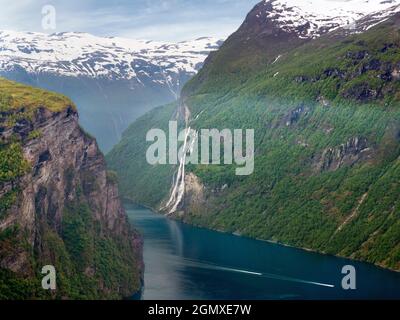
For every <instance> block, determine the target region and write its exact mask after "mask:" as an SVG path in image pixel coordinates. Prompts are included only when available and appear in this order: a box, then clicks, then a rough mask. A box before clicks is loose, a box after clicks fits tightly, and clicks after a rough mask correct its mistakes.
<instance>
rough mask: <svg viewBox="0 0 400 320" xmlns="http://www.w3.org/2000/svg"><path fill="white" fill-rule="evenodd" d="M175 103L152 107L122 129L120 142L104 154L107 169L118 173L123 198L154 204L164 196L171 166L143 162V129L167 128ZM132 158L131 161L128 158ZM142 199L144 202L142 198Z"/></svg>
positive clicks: (144, 144) (144, 151)
mask: <svg viewBox="0 0 400 320" xmlns="http://www.w3.org/2000/svg"><path fill="white" fill-rule="evenodd" d="M175 109H176V104H170V105H168V106H166V107H162V108H156V109H155V110H153V111H151V112H150V113H148V114H146V115H145V116H143V117H142V118H141V119H140V120H138V121H137V122H135V125H132V126H131V127H130V128H129V129H128V130H127V131H125V132H124V135H123V139H122V142H121V143H120V144H118V145H117V146H116V147H115V148H114V149H113V152H111V153H110V154H109V155H108V156H107V157H106V159H107V162H108V164H109V168H110V169H112V170H114V171H115V172H116V173H117V174H118V180H119V187H120V189H121V191H122V192H123V196H124V197H125V198H127V199H130V200H133V201H138V202H142V203H146V204H147V205H150V206H156V204H158V203H160V201H161V200H162V199H163V198H165V197H166V196H167V193H168V190H169V186H170V184H171V177H172V174H173V172H174V168H173V167H170V166H157V168H154V167H152V166H149V165H148V164H147V161H146V150H147V145H146V143H144V142H146V134H147V131H148V130H147V128H161V129H163V130H166V131H168V121H169V119H172V117H173V113H174V111H175ZM132 159H134V161H132ZM143 198H146V201H142V200H143Z"/></svg>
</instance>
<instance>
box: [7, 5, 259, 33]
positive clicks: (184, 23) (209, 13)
mask: <svg viewBox="0 0 400 320" xmlns="http://www.w3.org/2000/svg"><path fill="white" fill-rule="evenodd" d="M257 2H258V0H145V1H143V0H114V1H108V0H97V1H94V0H87V1H82V0H70V1H62V0H54V1H50V0H48V1H46V0H18V1H13V2H10V1H9V0H0V6H1V8H2V10H1V12H0V29H9V30H24V31H37V32H43V30H42V29H41V19H42V15H41V8H42V7H43V5H46V4H50V5H53V6H54V7H55V8H56V12H57V30H53V32H54V31H56V32H61V31H82V32H89V33H93V34H96V35H101V36H124V37H134V38H142V39H143V38H145V39H152V40H172V41H180V40H187V39H191V38H197V37H200V36H216V37H225V36H227V35H229V34H230V33H232V32H233V31H235V29H237V27H238V26H239V25H240V24H241V22H242V21H243V19H244V17H245V15H246V14H247V12H248V11H249V10H250V9H251V8H252V6H253V5H255V4H256V3H257Z"/></svg>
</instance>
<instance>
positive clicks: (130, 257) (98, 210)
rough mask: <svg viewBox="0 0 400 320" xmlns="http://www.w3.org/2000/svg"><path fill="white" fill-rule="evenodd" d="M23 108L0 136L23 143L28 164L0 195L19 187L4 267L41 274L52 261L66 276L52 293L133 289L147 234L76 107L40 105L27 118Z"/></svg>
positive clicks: (2, 248) (8, 220)
mask: <svg viewBox="0 0 400 320" xmlns="http://www.w3.org/2000/svg"><path fill="white" fill-rule="evenodd" d="M23 112H24V110H23V109H21V110H15V112H12V113H13V114H12V115H11V114H3V117H2V120H3V121H2V122H1V121H0V126H1V124H4V123H5V122H6V121H7V119H10V117H11V116H12V117H13V118H16V119H19V120H17V121H16V123H15V124H14V125H12V126H4V127H3V130H2V133H1V138H2V141H4V140H5V141H8V140H10V139H11V138H12V139H14V140H15V139H16V140H17V141H20V144H21V150H22V153H23V157H24V158H25V159H26V161H27V164H28V169H27V170H26V173H25V174H24V175H22V176H20V177H19V178H18V179H14V180H13V181H11V182H7V183H3V184H1V183H0V196H3V195H6V194H7V193H8V192H10V190H16V191H15V194H16V198H15V201H14V202H13V204H12V205H11V207H10V208H8V209H7V210H6V211H7V212H2V214H1V215H0V217H1V218H0V234H1V235H3V234H11V236H9V237H6V236H0V267H1V268H2V269H8V270H11V271H12V272H14V273H15V275H16V277H25V278H32V279H35V278H37V277H38V273H40V270H41V268H42V266H44V265H49V264H50V265H54V267H55V268H56V270H57V275H59V276H60V277H59V278H60V282H59V283H57V284H58V287H59V289H57V291H56V292H55V293H54V294H53V295H52V297H53V298H109V297H113V298H116V297H126V296H129V295H131V294H133V293H134V292H136V291H137V290H139V289H140V284H141V273H142V269H143V267H142V252H141V250H142V249H141V248H142V240H141V238H140V236H139V235H138V233H137V232H136V231H135V230H133V229H131V227H130V225H129V222H128V220H127V217H126V214H125V211H124V209H123V207H122V205H121V202H120V199H119V195H118V188H117V185H116V181H115V178H114V175H113V174H112V173H109V172H107V170H106V165H105V161H104V158H103V155H102V154H101V152H100V151H99V149H98V146H97V143H96V141H95V140H94V139H93V138H91V137H89V136H88V135H87V134H86V133H84V132H83V130H82V129H81V128H80V126H79V124H78V114H77V112H76V111H75V110H74V109H73V108H72V107H68V108H66V109H65V110H63V111H60V112H52V111H50V110H48V109H46V108H38V109H37V110H36V111H35V112H34V113H33V114H32V115H31V116H29V117H24V116H23V115H22V114H23ZM4 211H5V210H4ZM10 230H12V232H11V231H10ZM13 243H15V244H16V245H12V244H13ZM39 277H40V276H39Z"/></svg>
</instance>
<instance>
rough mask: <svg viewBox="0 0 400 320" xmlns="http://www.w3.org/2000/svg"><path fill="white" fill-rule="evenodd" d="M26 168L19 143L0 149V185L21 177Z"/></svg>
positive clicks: (26, 164)
mask: <svg viewBox="0 0 400 320" xmlns="http://www.w3.org/2000/svg"><path fill="white" fill-rule="evenodd" d="M28 168H29V165H28V162H27V161H26V160H25V158H24V155H23V153H22V148H21V145H20V144H19V143H12V144H10V145H8V146H5V147H0V183H2V182H7V181H11V180H14V179H16V178H18V177H20V176H22V175H23V174H24V173H25V172H26V171H27V169H28Z"/></svg>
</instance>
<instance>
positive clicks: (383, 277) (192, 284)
mask: <svg viewBox="0 0 400 320" xmlns="http://www.w3.org/2000/svg"><path fill="white" fill-rule="evenodd" d="M126 209H127V213H128V216H129V218H130V220H131V221H132V222H133V223H134V224H135V226H136V227H137V228H138V229H139V230H140V231H141V232H142V234H143V236H144V243H145V245H144V260H145V265H146V271H145V287H144V290H143V295H142V299H156V300H158V299H167V300H181V299H400V274H399V273H395V272H390V271H387V270H384V269H381V268H378V267H375V266H373V265H370V264H366V263H359V262H354V261H350V260H346V259H341V258H336V257H331V256H325V255H320V254H316V253H311V252H307V251H304V250H299V249H295V248H289V247H284V246H280V245H276V244H271V243H268V242H263V241H257V240H252V239H248V238H242V237H237V236H233V235H228V234H223V233H218V232H214V231H210V230H206V229H201V228H197V227H192V226H189V225H185V224H182V223H180V222H176V221H172V220H169V219H167V218H165V217H164V216H161V215H158V214H155V213H153V212H151V211H150V210H148V209H144V208H138V207H136V206H132V205H127V206H126ZM345 265H353V266H354V267H355V268H356V272H357V273H356V275H357V277H356V284H357V289H356V290H351V291H346V290H343V289H342V286H341V282H342V278H343V276H344V275H342V274H341V270H342V267H343V266H345Z"/></svg>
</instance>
